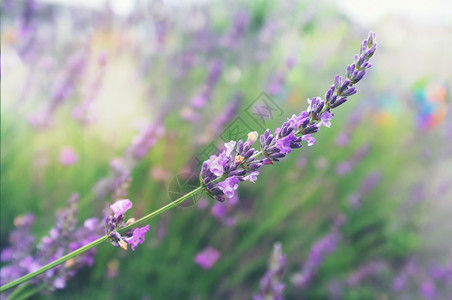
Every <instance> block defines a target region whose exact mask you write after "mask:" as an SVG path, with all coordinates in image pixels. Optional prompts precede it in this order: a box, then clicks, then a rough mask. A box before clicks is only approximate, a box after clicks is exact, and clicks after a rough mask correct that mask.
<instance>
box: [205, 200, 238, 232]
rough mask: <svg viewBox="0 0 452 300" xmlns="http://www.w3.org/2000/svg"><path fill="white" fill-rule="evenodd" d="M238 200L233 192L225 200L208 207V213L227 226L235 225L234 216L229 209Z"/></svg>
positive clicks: (232, 207) (231, 208)
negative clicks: (232, 194) (231, 195)
mask: <svg viewBox="0 0 452 300" xmlns="http://www.w3.org/2000/svg"><path fill="white" fill-rule="evenodd" d="M238 202H239V196H238V193H234V196H233V197H232V198H230V199H229V200H228V201H227V202H215V203H214V204H213V205H212V208H211V209H210V213H211V214H212V215H213V216H214V217H215V218H217V220H219V221H221V222H222V223H223V224H224V225H226V226H227V227H232V226H234V225H235V221H236V218H235V217H234V216H232V215H231V211H232V210H233V209H234V207H235V206H236V205H237V204H238ZM198 204H199V202H198Z"/></svg>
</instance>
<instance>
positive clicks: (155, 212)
mask: <svg viewBox="0 0 452 300" xmlns="http://www.w3.org/2000/svg"><path fill="white" fill-rule="evenodd" d="M200 190H202V186H200V187H198V188H196V189H194V190H193V191H191V192H190V193H188V194H186V195H184V196H182V197H180V198H178V199H176V200H174V201H173V202H171V203H169V204H167V205H165V206H163V207H161V208H159V209H157V210H156V211H153V212H151V213H150V214H148V215H146V216H144V217H142V218H141V219H138V220H136V221H135V222H133V223H132V224H129V225H127V226H124V227H122V228H120V229H118V230H117V231H118V232H124V231H126V230H129V229H131V228H132V227H135V226H137V225H139V224H143V223H146V222H147V221H149V220H150V219H152V218H154V217H156V216H158V215H160V214H161V213H164V212H165V211H167V210H168V209H171V208H173V207H174V206H177V205H179V204H181V203H182V202H184V201H185V200H187V199H188V198H190V197H191V196H193V195H194V194H196V193H197V192H199V191H200Z"/></svg>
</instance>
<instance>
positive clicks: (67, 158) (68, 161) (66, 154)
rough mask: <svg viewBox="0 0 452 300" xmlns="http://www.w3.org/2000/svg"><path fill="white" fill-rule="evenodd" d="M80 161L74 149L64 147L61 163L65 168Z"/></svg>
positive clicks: (61, 152)
mask: <svg viewBox="0 0 452 300" xmlns="http://www.w3.org/2000/svg"><path fill="white" fill-rule="evenodd" d="M77 161H78V155H77V153H76V152H75V151H74V149H73V148H72V147H63V148H62V149H61V151H60V163H61V164H62V165H63V166H71V165H73V164H75V163H76V162H77Z"/></svg>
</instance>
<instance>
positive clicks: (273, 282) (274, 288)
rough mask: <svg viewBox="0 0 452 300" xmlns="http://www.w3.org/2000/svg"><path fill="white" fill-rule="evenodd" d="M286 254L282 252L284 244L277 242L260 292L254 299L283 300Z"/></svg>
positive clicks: (262, 280) (261, 283)
mask: <svg viewBox="0 0 452 300" xmlns="http://www.w3.org/2000/svg"><path fill="white" fill-rule="evenodd" d="M286 264H287V262H286V256H285V255H283V253H282V245H281V244H280V243H276V244H275V245H274V246H273V252H272V254H271V256H270V259H269V261H268V269H267V272H266V273H265V275H264V277H262V279H261V282H260V290H259V293H258V294H256V295H254V296H253V300H265V299H273V300H282V299H284V297H283V292H284V287H285V286H284V283H282V279H283V275H284V271H285V269H286Z"/></svg>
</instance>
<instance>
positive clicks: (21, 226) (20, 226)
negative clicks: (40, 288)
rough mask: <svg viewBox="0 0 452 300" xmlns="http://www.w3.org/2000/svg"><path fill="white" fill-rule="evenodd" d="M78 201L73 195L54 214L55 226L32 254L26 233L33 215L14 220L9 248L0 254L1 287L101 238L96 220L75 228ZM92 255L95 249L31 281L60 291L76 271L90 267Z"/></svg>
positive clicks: (30, 236) (31, 238)
mask: <svg viewBox="0 0 452 300" xmlns="http://www.w3.org/2000/svg"><path fill="white" fill-rule="evenodd" d="M78 199H79V197H78V195H77V194H73V195H72V196H71V197H70V199H69V200H68V207H67V208H66V209H64V210H62V211H60V212H58V213H57V216H56V220H55V225H54V226H53V227H52V228H51V229H50V231H49V234H48V235H47V236H44V237H43V238H42V239H41V241H40V242H39V243H38V245H37V252H36V253H34V252H33V242H34V237H33V236H32V235H31V233H30V228H31V226H32V224H33V222H34V216H33V215H31V214H26V215H24V216H20V217H17V218H16V219H15V222H14V223H15V225H16V227H17V229H16V230H14V231H13V232H12V233H11V235H10V246H9V247H7V248H5V249H3V251H2V255H1V259H2V262H6V263H8V264H7V265H6V266H4V267H2V269H1V278H2V280H1V281H2V284H4V283H5V282H4V281H10V280H13V279H16V278H18V277H20V276H24V275H26V274H27V273H30V272H34V271H36V270H38V269H40V268H41V267H42V266H44V265H45V264H48V263H49V262H53V261H55V260H56V259H58V258H60V257H62V256H63V255H64V254H66V253H68V252H72V251H74V250H76V249H79V248H80V247H82V246H84V245H86V244H89V243H91V242H93V241H94V240H95V239H97V238H98V237H99V236H100V235H101V232H100V230H99V229H100V227H99V222H98V220H97V219H96V218H90V219H87V220H85V222H84V223H83V226H81V227H78V228H77V226H76V224H77V211H78ZM95 254H96V252H95V249H93V248H92V249H89V250H88V251H87V252H85V253H83V254H81V255H79V256H77V257H74V258H71V259H70V260H68V261H67V262H66V264H64V265H59V266H57V267H55V268H53V269H50V270H48V271H47V272H46V273H45V275H44V276H40V277H36V278H34V279H33V281H32V282H33V283H34V284H44V286H45V287H47V288H48V289H50V290H54V289H62V288H64V287H65V286H66V281H67V280H68V279H69V278H70V277H73V276H74V275H75V274H76V273H77V271H78V270H79V269H81V268H83V267H85V266H92V265H93V263H94V255H95Z"/></svg>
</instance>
